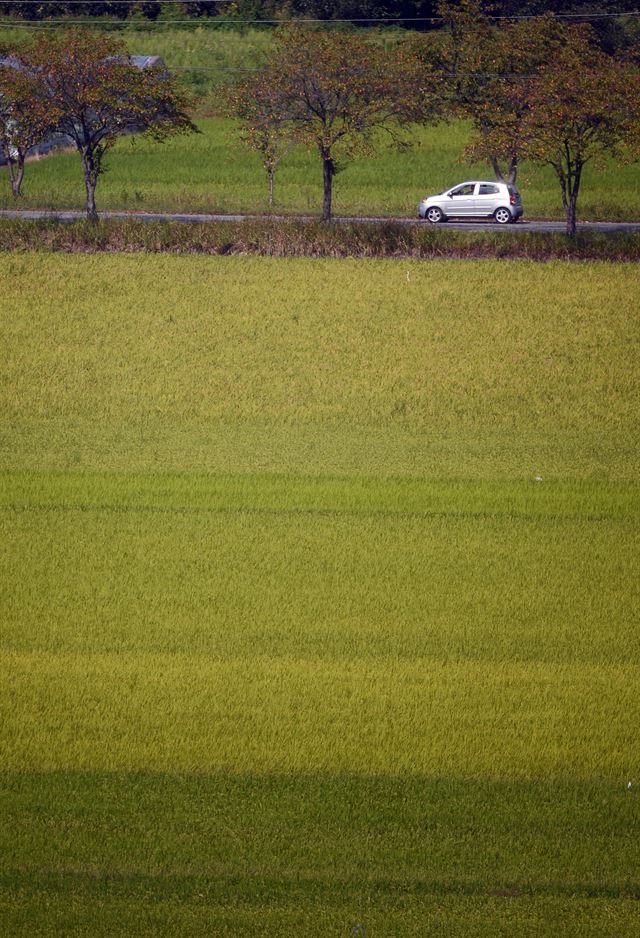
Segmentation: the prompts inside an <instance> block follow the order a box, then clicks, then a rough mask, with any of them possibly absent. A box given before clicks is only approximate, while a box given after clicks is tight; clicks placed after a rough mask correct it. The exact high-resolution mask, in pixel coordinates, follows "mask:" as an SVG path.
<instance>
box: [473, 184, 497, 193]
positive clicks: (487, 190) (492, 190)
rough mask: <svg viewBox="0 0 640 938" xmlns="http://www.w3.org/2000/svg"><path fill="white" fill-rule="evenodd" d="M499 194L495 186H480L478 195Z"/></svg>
mask: <svg viewBox="0 0 640 938" xmlns="http://www.w3.org/2000/svg"><path fill="white" fill-rule="evenodd" d="M499 192H500V190H499V189H498V187H497V186H489V185H485V186H480V191H479V192H478V195H497V194H498V193H499Z"/></svg>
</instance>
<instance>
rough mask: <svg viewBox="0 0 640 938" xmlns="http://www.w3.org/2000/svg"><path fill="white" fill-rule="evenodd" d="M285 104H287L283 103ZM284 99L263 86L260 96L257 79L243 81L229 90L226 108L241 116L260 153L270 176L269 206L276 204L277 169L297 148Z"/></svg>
mask: <svg viewBox="0 0 640 938" xmlns="http://www.w3.org/2000/svg"><path fill="white" fill-rule="evenodd" d="M282 103H284V102H282ZM280 106H281V102H280V96H279V95H278V94H277V93H276V92H274V90H273V89H272V88H269V87H262V88H261V92H260V95H259V96H258V97H256V94H255V82H254V80H253V78H250V79H249V80H246V79H244V80H240V81H239V82H236V83H235V84H234V85H232V86H231V87H230V88H228V89H227V100H226V109H227V111H228V112H229V113H230V114H232V115H234V116H236V117H238V118H239V119H240V123H241V126H242V130H241V137H242V139H243V141H244V142H245V143H246V144H247V145H248V146H249V147H251V149H253V150H255V151H256V152H257V153H259V154H260V157H261V159H262V165H263V166H264V168H265V171H266V174H267V181H268V186H269V205H270V206H272V205H273V202H274V184H275V173H276V169H277V168H278V165H279V163H280V161H281V160H283V159H284V157H285V156H286V155H287V153H289V152H290V151H291V150H292V149H293V147H294V146H295V140H294V139H293V138H292V135H291V133H290V131H289V128H288V126H287V121H286V119H285V112H284V111H281V109H280Z"/></svg>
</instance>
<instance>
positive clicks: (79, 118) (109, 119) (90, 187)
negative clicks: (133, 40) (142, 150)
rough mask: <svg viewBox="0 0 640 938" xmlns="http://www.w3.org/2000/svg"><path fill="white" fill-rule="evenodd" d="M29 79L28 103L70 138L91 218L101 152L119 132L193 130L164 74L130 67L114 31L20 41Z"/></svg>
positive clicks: (184, 104)
mask: <svg viewBox="0 0 640 938" xmlns="http://www.w3.org/2000/svg"><path fill="white" fill-rule="evenodd" d="M20 60H21V63H22V65H23V67H24V69H25V70H26V72H27V73H28V74H29V75H30V76H31V77H32V78H33V81H34V96H35V97H34V101H35V99H36V98H37V101H38V106H45V107H48V108H49V109H50V110H51V112H52V113H53V114H55V124H56V130H58V131H59V132H60V133H63V134H66V135H67V136H68V137H69V138H70V139H71V140H72V141H73V143H74V144H75V146H76V148H77V150H78V153H79V154H80V158H81V160H82V168H83V172H84V182H85V188H86V196H87V214H88V216H89V218H92V219H95V218H96V217H97V210H96V202H95V190H96V186H97V183H98V179H99V177H100V174H101V173H102V172H103V171H104V157H105V154H106V153H107V152H108V150H109V149H110V148H111V147H112V146H113V144H114V143H115V142H116V140H117V139H118V138H119V137H120V136H121V135H122V134H123V133H131V132H135V133H147V134H148V135H150V136H152V137H154V138H155V139H157V140H164V139H165V138H166V137H168V136H169V135H171V134H175V133H185V132H190V131H195V130H196V128H195V126H194V125H193V123H192V122H191V120H190V118H189V116H188V113H187V109H188V106H189V103H190V102H189V99H188V97H187V95H186V93H185V92H183V91H182V90H181V89H180V88H178V87H177V86H176V85H175V83H174V81H173V80H172V79H171V78H170V76H168V75H167V74H166V73H162V72H159V71H158V70H151V69H138V68H136V67H135V66H134V65H132V64H131V62H130V59H129V56H128V54H127V52H126V50H125V47H124V44H123V43H122V42H121V41H120V40H119V39H117V38H116V37H114V36H112V35H109V34H105V33H96V32H91V31H88V30H84V29H72V30H65V31H63V32H60V33H44V34H42V35H41V36H39V37H38V38H37V39H36V40H35V41H33V42H32V43H30V44H28V45H25V46H23V47H21V49H20Z"/></svg>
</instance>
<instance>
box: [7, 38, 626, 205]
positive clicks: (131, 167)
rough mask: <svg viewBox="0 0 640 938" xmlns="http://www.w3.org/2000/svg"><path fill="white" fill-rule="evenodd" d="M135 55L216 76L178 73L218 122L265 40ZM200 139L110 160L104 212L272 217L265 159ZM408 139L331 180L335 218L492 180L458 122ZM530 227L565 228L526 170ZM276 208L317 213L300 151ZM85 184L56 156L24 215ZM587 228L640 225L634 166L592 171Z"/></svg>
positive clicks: (33, 178)
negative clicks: (542, 222) (222, 99)
mask: <svg viewBox="0 0 640 938" xmlns="http://www.w3.org/2000/svg"><path fill="white" fill-rule="evenodd" d="M26 35H28V34H27V33H26V32H23V33H21V32H20V31H19V30H5V31H4V32H3V31H2V30H1V29H0V38H4V39H7V38H12V39H16V38H17V39H20V38H24V36H26ZM123 36H124V38H125V41H126V43H127V45H128V47H129V49H130V50H131V52H135V53H140V54H151V53H156V54H160V55H162V56H163V58H164V59H165V61H166V62H167V63H168V64H169V65H170V66H173V67H175V68H176V69H178V70H180V69H184V68H185V67H186V66H188V65H192V66H200V67H205V68H207V69H210V70H209V71H201V72H197V71H194V72H187V71H179V72H178V73H179V74H180V76H181V77H182V79H183V80H184V81H186V82H187V83H188V85H189V86H190V87H191V88H192V90H193V91H194V92H195V93H196V94H197V95H198V96H199V102H200V103H199V110H200V112H201V113H202V114H211V113H216V109H217V108H218V107H219V103H218V101H219V92H218V88H219V85H220V82H221V81H222V80H223V79H226V78H228V77H229V76H230V75H232V74H233V72H230V71H225V69H236V68H239V67H254V66H255V65H256V63H257V62H259V57H260V53H261V52H262V51H263V50H264V49H265V48H266V46H267V45H268V42H269V33H268V32H265V31H258V30H247V31H246V32H245V33H244V34H242V35H240V34H238V33H236V32H233V31H230V30H220V29H216V28H215V27H212V26H208V27H207V26H202V27H199V28H195V29H192V28H190V29H184V30H179V29H171V28H167V27H166V26H165V25H164V24H163V25H162V26H158V27H156V28H152V29H147V30H143V31H140V32H133V31H127V30H125V31H123ZM198 124H199V126H200V128H201V129H202V135H201V136H197V137H184V138H177V139H174V140H169V141H168V142H166V143H165V144H162V145H160V144H155V143H153V142H150V141H146V140H142V139H137V140H136V141H135V142H134V139H133V138H132V139H128V140H124V141H123V142H122V143H121V144H120V145H119V146H118V147H117V149H116V151H115V152H114V153H113V154H112V155H111V156H110V157H109V159H108V167H109V172H108V173H107V174H106V175H105V176H103V178H102V179H101V181H100V184H99V188H98V194H97V199H98V206H99V208H103V209H107V208H113V209H116V208H117V209H128V210H132V211H135V210H142V209H149V210H153V211H194V212H207V211H214V212H227V211H231V212H233V211H242V212H258V213H262V212H267V211H268V208H269V207H268V203H267V185H266V180H265V174H264V171H263V169H262V167H261V165H260V160H259V158H258V156H257V155H256V154H254V153H252V152H251V151H250V150H248V149H247V148H246V147H245V146H244V145H243V144H242V143H241V142H240V140H239V135H238V131H237V128H236V126H235V125H234V124H233V122H231V121H228V120H227V121H225V120H222V119H220V118H215V117H214V118H212V117H201V118H200V119H199V121H198ZM411 137H412V139H413V141H414V143H415V146H414V147H413V148H412V149H411V150H409V151H407V152H403V153H398V152H396V151H394V150H391V149H388V147H387V148H385V146H384V145H383V146H382V147H381V149H380V151H379V152H378V153H377V154H376V155H373V156H371V157H369V158H359V159H357V160H356V161H354V162H349V163H345V168H344V170H343V172H341V173H340V174H339V175H338V176H337V177H336V181H335V211H336V212H338V213H345V214H364V215H369V214H374V215H408V216H411V217H413V216H414V215H415V211H416V205H417V203H418V201H419V200H420V199H421V198H422V197H423V196H424V195H428V194H432V193H434V192H439V191H442V190H443V189H445V188H447V187H448V186H451V185H453V184H454V183H455V182H457V181H459V180H462V179H465V178H466V179H473V178H485V177H487V176H489V178H491V175H492V174H491V171H490V169H489V168H488V167H487V166H486V165H485V164H483V163H469V162H464V161H461V159H460V153H461V151H462V149H463V147H464V144H465V142H466V140H467V137H468V128H467V127H466V126H465V125H463V124H460V123H456V124H452V125H440V126H438V127H436V128H427V129H425V128H422V129H419V130H416V131H414V132H413V133H412V134H411ZM518 184H519V186H520V188H521V190H522V193H523V200H524V203H525V210H526V216H527V217H528V218H561V217H562V203H561V199H560V190H559V187H558V183H557V180H556V178H555V176H554V175H553V173H552V172H551V171H550V170H547V169H545V168H540V167H534V166H531V165H527V164H524V165H523V167H522V169H521V172H520V178H519V183H518ZM276 187H277V189H276V198H277V205H276V206H275V208H276V210H277V211H279V212H285V213H296V212H298V213H300V212H306V213H309V212H311V213H319V212H320V208H321V204H322V171H321V168H320V166H319V162H318V159H317V157H316V156H315V154H313V153H307V152H306V151H305V150H303V149H298V150H295V151H293V152H292V153H291V154H289V155H288V157H287V158H286V159H285V160H284V161H283V162H282V164H281V166H280V168H279V169H278V173H277V178H276ZM83 192H84V188H83V181H82V172H81V167H80V161H79V159H78V157H77V155H76V154H74V153H69V154H58V155H55V156H50V157H48V158H47V159H44V160H41V161H39V162H37V163H31V164H30V165H29V167H28V170H27V176H26V180H25V186H24V195H25V197H24V200H23V201H22V203H21V204H22V205H23V206H24V207H39V208H73V207H82V205H83V198H84V196H83ZM13 205H14V202H13V199H12V196H11V192H10V188H9V183H8V181H7V180H4V181H3V183H2V186H1V187H0V208H11V207H13ZM579 217H580V219H581V220H590V221H597V220H602V219H606V220H609V219H614V220H637V219H639V218H640V173H639V172H638V167H637V165H630V166H620V165H618V164H613V163H609V164H608V165H607V167H606V169H605V170H603V171H601V170H596V169H594V168H593V167H591V166H590V165H588V166H587V168H586V170H585V176H584V181H583V192H582V195H581V199H580V207H579Z"/></svg>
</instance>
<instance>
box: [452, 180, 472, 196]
mask: <svg viewBox="0 0 640 938" xmlns="http://www.w3.org/2000/svg"><path fill="white" fill-rule="evenodd" d="M474 189H475V185H474V183H470V184H469V185H466V186H458V188H457V189H454V190H453V192H451V193H450V195H452V196H456V195H473V190H474Z"/></svg>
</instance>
